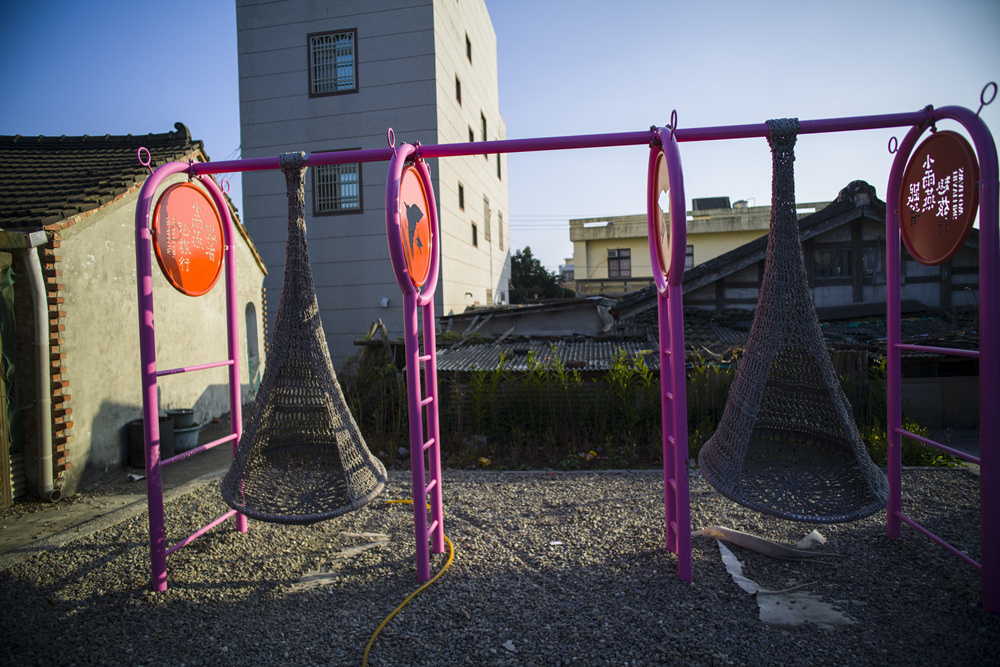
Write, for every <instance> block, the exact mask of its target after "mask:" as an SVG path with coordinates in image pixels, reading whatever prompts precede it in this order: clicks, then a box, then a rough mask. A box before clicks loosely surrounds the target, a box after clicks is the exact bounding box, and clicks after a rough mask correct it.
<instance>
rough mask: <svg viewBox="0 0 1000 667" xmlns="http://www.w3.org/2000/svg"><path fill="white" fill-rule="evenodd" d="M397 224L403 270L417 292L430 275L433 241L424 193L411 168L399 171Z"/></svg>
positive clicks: (422, 186)
mask: <svg viewBox="0 0 1000 667" xmlns="http://www.w3.org/2000/svg"><path fill="white" fill-rule="evenodd" d="M404 221H405V222H404ZM399 222H400V232H401V233H400V236H401V237H402V240H403V257H404V258H405V259H406V270H407V272H408V273H409V274H410V282H411V283H413V286H414V287H416V288H418V289H419V288H421V287H423V285H424V283H425V282H427V275H428V274H429V273H430V269H431V248H432V245H433V239H432V238H431V217H430V204H428V203H427V192H426V191H425V190H424V184H423V183H422V182H421V180H420V174H419V173H418V172H417V169H416V167H414V166H413V165H409V166H407V167H406V169H404V170H403V177H402V178H401V179H400V184H399Z"/></svg>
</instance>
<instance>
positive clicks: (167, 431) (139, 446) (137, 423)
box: [128, 417, 174, 468]
mask: <svg viewBox="0 0 1000 667" xmlns="http://www.w3.org/2000/svg"><path fill="white" fill-rule="evenodd" d="M142 423H143V420H142V419H133V420H132V421H130V422H129V423H128V444H129V449H128V451H129V457H128V460H129V464H130V465H131V466H132V467H133V468H145V467H146V437H145V434H144V433H143V431H142ZM173 455H174V420H173V418H172V417H160V460H161V461H162V460H163V459H168V458H170V457H171V456H173Z"/></svg>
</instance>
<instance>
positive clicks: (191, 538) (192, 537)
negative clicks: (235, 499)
mask: <svg viewBox="0 0 1000 667" xmlns="http://www.w3.org/2000/svg"><path fill="white" fill-rule="evenodd" d="M236 514H237V511H236V510H229V511H228V512H226V513H225V514H223V515H222V516H220V517H219V518H218V519H216V520H215V521H213V522H212V523H209V524H205V525H204V526H202V527H201V528H199V529H198V530H196V531H195V532H193V533H191V534H190V535H188V536H187V537H185V538H184V539H183V540H181V541H180V542H178V543H177V544H175V545H174V546H172V547H170V548H169V549H167V555H168V556H169V555H170V554H172V553H174V552H175V551H177V550H178V549H183V548H184V547H186V546H187V545H189V544H191V543H192V542H194V541H195V540H196V539H198V538H199V537H201V536H202V535H204V534H205V533H207V532H208V531H210V530H212V529H213V528H215V527H216V526H218V525H219V524H220V523H222V522H223V521H225V520H226V519H229V518H230V517H232V516H234V515H236Z"/></svg>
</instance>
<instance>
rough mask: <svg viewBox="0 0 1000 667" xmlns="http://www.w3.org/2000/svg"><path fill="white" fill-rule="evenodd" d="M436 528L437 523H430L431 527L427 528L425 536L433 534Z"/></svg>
mask: <svg viewBox="0 0 1000 667" xmlns="http://www.w3.org/2000/svg"><path fill="white" fill-rule="evenodd" d="M437 527H438V522H437V521H431V525H429V526H427V534H428V535H430V534H431V533H433V532H434V531H435V530H437Z"/></svg>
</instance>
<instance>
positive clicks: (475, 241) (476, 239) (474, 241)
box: [472, 223, 479, 248]
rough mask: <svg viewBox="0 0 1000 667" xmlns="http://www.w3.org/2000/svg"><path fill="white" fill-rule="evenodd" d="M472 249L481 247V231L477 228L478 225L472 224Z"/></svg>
mask: <svg viewBox="0 0 1000 667" xmlns="http://www.w3.org/2000/svg"><path fill="white" fill-rule="evenodd" d="M472 247H473V248H478V247H479V229H478V228H477V227H476V223H472Z"/></svg>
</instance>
